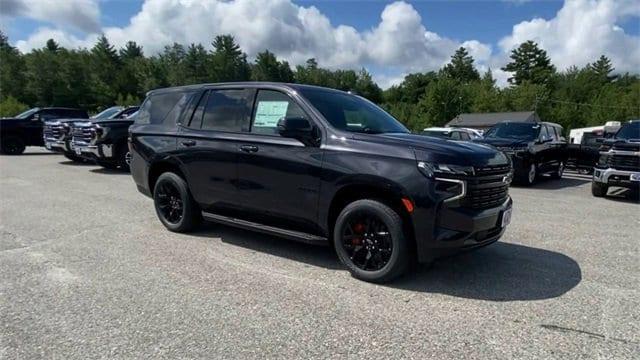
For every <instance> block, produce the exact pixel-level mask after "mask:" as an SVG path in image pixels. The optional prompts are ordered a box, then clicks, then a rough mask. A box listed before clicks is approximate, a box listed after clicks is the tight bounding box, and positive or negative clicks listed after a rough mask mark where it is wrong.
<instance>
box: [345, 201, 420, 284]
mask: <svg viewBox="0 0 640 360" xmlns="http://www.w3.org/2000/svg"><path fill="white" fill-rule="evenodd" d="M333 244H334V247H335V250H336V253H337V255H338V258H339V259H340V261H341V262H342V263H343V264H344V265H345V266H346V267H347V269H348V270H349V272H350V273H351V275H352V276H353V277H355V278H357V279H360V280H364V281H369V282H374V283H384V282H388V281H391V280H393V279H395V278H397V277H398V276H400V275H402V274H403V273H405V272H406V271H407V269H408V268H409V266H410V264H411V257H410V255H409V244H408V240H407V239H406V238H405V234H404V231H403V226H402V218H401V217H400V215H399V214H398V213H397V212H396V211H394V210H393V209H392V208H390V207H388V206H387V205H385V204H383V203H381V202H378V201H375V200H357V201H354V202H352V203H351V204H349V205H347V206H346V207H345V208H344V209H343V210H342V211H341V212H340V215H339V216H338V219H337V220H336V223H335V226H334V231H333Z"/></svg>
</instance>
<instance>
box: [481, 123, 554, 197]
mask: <svg viewBox="0 0 640 360" xmlns="http://www.w3.org/2000/svg"><path fill="white" fill-rule="evenodd" d="M475 141H476V142H479V143H483V144H489V145H493V146H495V147H496V148H497V149H498V150H501V151H504V153H505V154H507V155H509V156H510V157H511V161H512V162H513V169H514V180H516V181H517V182H519V183H521V184H525V185H529V186H530V185H533V184H534V183H535V182H536V179H537V178H538V176H539V175H540V174H551V177H553V178H556V179H560V178H562V174H563V172H564V168H565V164H566V163H567V153H566V147H567V142H566V140H565V139H564V138H563V137H562V126H560V125H558V124H554V123H548V122H539V123H522V122H501V123H498V124H496V125H494V126H493V127H491V128H490V129H489V130H487V132H486V133H485V134H484V138H483V139H478V140H475Z"/></svg>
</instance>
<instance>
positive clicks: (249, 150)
mask: <svg viewBox="0 0 640 360" xmlns="http://www.w3.org/2000/svg"><path fill="white" fill-rule="evenodd" d="M240 150H242V151H244V152H246V153H254V152H256V151H258V147H257V146H254V145H240Z"/></svg>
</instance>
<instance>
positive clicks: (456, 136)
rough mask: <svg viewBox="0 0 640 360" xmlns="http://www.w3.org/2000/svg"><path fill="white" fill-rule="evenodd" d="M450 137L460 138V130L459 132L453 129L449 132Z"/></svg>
mask: <svg viewBox="0 0 640 360" xmlns="http://www.w3.org/2000/svg"><path fill="white" fill-rule="evenodd" d="M451 138H452V139H453V140H460V132H459V131H453V132H452V133H451Z"/></svg>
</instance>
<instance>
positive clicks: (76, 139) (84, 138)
mask: <svg viewBox="0 0 640 360" xmlns="http://www.w3.org/2000/svg"><path fill="white" fill-rule="evenodd" d="M94 132H95V130H94V129H93V126H92V125H91V124H86V123H79V124H75V125H74V126H73V129H72V130H71V136H72V141H73V143H87V144H88V143H90V142H91V140H92V139H93V133H94Z"/></svg>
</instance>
